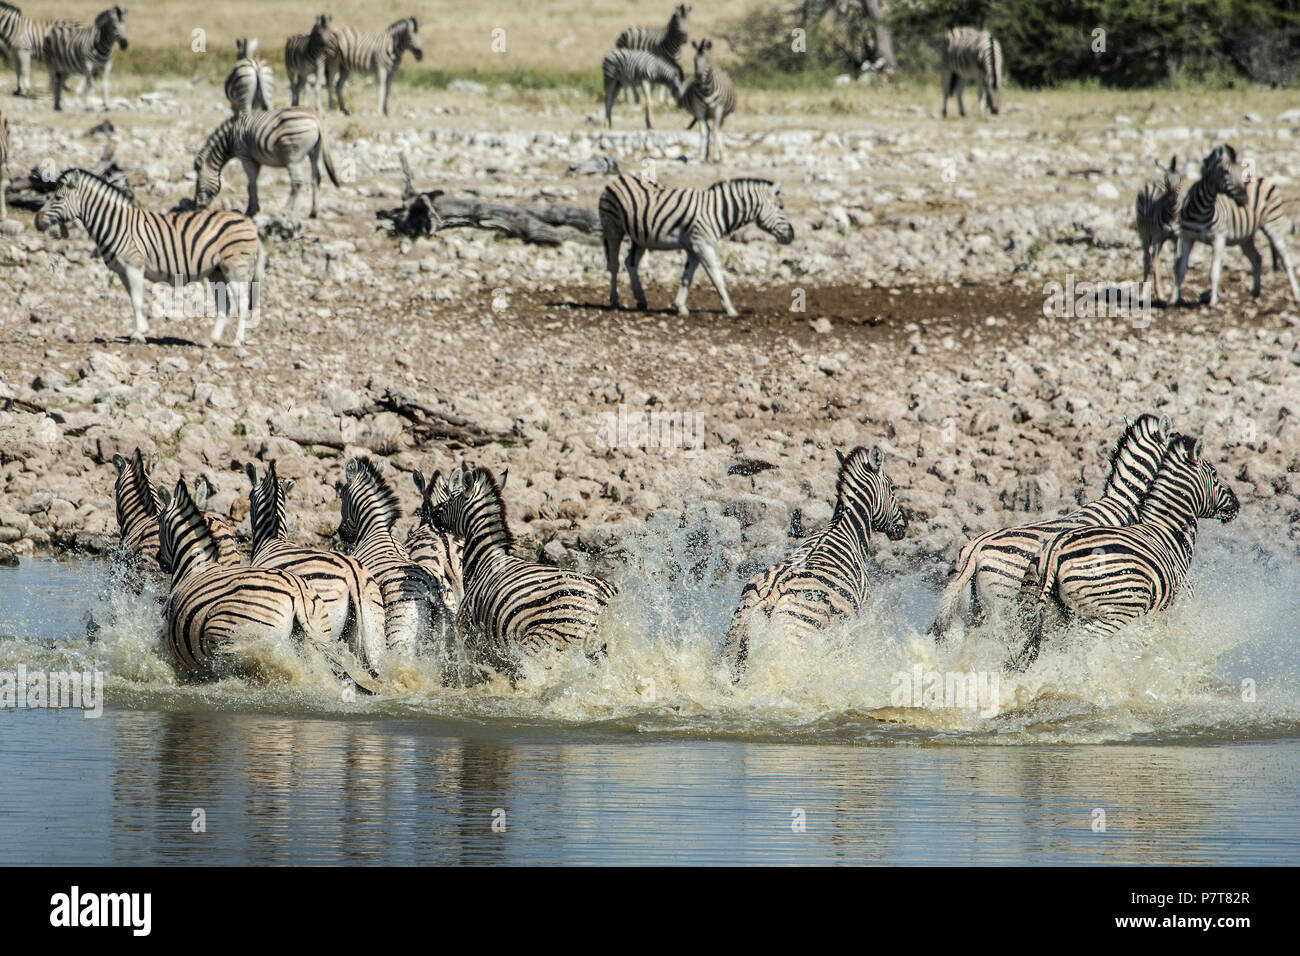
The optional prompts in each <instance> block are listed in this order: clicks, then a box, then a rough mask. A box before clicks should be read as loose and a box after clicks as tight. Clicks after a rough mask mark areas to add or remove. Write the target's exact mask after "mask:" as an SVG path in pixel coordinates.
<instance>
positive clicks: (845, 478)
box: [835, 445, 876, 512]
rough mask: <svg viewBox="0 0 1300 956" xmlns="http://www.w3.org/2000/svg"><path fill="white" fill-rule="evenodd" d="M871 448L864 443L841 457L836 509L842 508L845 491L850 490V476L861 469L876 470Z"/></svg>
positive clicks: (837, 478)
mask: <svg viewBox="0 0 1300 956" xmlns="http://www.w3.org/2000/svg"><path fill="white" fill-rule="evenodd" d="M870 456H871V449H869V448H866V447H865V446H863V445H858V446H857V447H856V448H854V449H853V450H852V451H851V452H849V453H848V454H847V455H843V456H841V457H840V471H839V474H838V475H837V476H836V478H835V510H836V512H838V511H839V510H840V507H841V504H842V502H843V501H844V493H845V492H846V491H847V490H848V486H849V480H850V476H851V475H852V474H853V473H855V472H859V471H863V470H869V471H874V470H876V469H874V468H872V466H871V461H870Z"/></svg>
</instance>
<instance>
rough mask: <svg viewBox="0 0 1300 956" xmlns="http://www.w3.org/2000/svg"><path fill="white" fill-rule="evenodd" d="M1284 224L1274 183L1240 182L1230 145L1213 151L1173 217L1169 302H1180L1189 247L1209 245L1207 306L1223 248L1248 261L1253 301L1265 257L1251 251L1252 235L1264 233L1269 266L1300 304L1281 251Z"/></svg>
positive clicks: (1213, 300) (1215, 295)
mask: <svg viewBox="0 0 1300 956" xmlns="http://www.w3.org/2000/svg"><path fill="white" fill-rule="evenodd" d="M1286 229H1287V220H1286V217H1285V216H1284V215H1283V213H1282V197H1281V195H1280V194H1279V193H1278V188H1277V184H1276V183H1274V182H1272V181H1271V180H1268V179H1253V180H1251V181H1250V182H1249V183H1243V182H1242V180H1241V168H1240V166H1238V165H1237V151H1236V150H1235V149H1233V148H1232V147H1231V146H1226V145H1224V146H1219V147H1216V148H1215V150H1214V151H1213V152H1211V153H1210V155H1209V156H1207V157H1205V161H1204V162H1203V163H1202V164H1201V178H1200V179H1198V180H1197V181H1196V182H1194V183H1192V185H1191V187H1190V188H1189V189H1188V190H1187V197H1186V198H1185V199H1184V200H1183V205H1182V209H1181V210H1180V211H1179V216H1178V231H1179V238H1178V244H1179V248H1178V263H1177V265H1176V266H1175V267H1174V300H1175V301H1176V302H1182V301H1183V279H1184V277H1186V275H1187V260H1188V258H1189V257H1190V256H1191V254H1192V246H1194V245H1195V244H1196V243H1198V242H1204V243H1208V244H1209V245H1210V247H1211V249H1212V257H1211V260H1210V305H1211V306H1217V305H1218V304H1219V273H1220V272H1221V271H1222V269H1223V253H1224V250H1225V249H1226V248H1227V247H1228V246H1241V251H1242V252H1244V253H1245V254H1246V258H1247V259H1249V260H1250V265H1251V268H1252V270H1253V272H1254V282H1253V283H1252V285H1251V289H1250V294H1251V295H1252V296H1255V297H1256V298H1258V296H1259V292H1260V279H1261V276H1262V273H1263V271H1264V257H1263V256H1261V255H1260V254H1259V250H1258V249H1256V248H1255V234H1256V233H1263V234H1264V238H1265V239H1266V240H1267V241H1268V244H1269V247H1270V248H1271V249H1272V252H1273V267H1274V268H1275V269H1276V268H1277V267H1278V265H1279V263H1280V264H1281V266H1282V269H1283V271H1284V272H1285V273H1286V277H1287V281H1288V282H1289V283H1290V285H1291V298H1292V300H1294V301H1296V302H1300V285H1297V283H1296V277H1295V269H1294V268H1292V266H1291V254H1290V253H1289V252H1288V251H1287V247H1286Z"/></svg>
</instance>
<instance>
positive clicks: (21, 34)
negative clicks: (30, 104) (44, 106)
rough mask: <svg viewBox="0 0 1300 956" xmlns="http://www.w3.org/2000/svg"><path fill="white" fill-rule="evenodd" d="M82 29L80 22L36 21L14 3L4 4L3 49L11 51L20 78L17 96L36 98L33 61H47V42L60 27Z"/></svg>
mask: <svg viewBox="0 0 1300 956" xmlns="http://www.w3.org/2000/svg"><path fill="white" fill-rule="evenodd" d="M75 26H80V24H79V23H78V22H77V21H76V20H68V19H62V20H33V19H32V18H31V17H28V16H24V15H23V11H22V10H21V9H20V8H18V7H16V6H14V5H13V4H12V3H3V2H0V48H4V49H7V50H8V51H9V56H10V57H11V58H12V59H13V61H14V72H15V73H16V74H17V86H16V87H15V88H14V95H15V96H31V94H32V61H33V60H35V61H36V62H37V63H40V62H42V61H43V59H44V56H45V38H46V37H47V36H48V35H49V33H50V31H51V30H54V29H56V28H58V27H75Z"/></svg>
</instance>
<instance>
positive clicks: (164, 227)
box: [36, 169, 266, 346]
mask: <svg viewBox="0 0 1300 956" xmlns="http://www.w3.org/2000/svg"><path fill="white" fill-rule="evenodd" d="M72 222H80V223H81V224H82V225H83V226H84V227H85V228H86V231H87V232H88V233H90V237H91V239H93V240H94V242H95V245H96V246H98V247H99V252H100V255H101V256H102V258H103V260H104V264H105V265H106V266H108V268H109V269H111V270H112V271H113V272H114V273H116V274H117V276H118V278H120V279H121V280H122V285H124V286H125V287H126V290H127V293H128V294H129V295H130V298H131V309H132V311H133V312H134V313H135V331H134V332H132V333H131V340H132V341H134V342H143V341H144V340H145V333H146V332H147V331H148V325H147V324H146V322H145V317H144V283H145V280H146V279H148V280H149V281H150V282H197V281H199V280H201V279H211V280H215V281H216V282H218V283H220V284H219V285H218V287H217V288H216V290H215V294H216V304H217V317H216V321H215V323H214V324H213V326H212V333H211V336H210V341H211V342H212V343H213V344H214V345H215V344H216V343H217V342H218V341H219V340H220V338H221V333H222V331H223V330H224V329H225V327H226V319H227V317H228V314H229V309H230V304H231V299H234V300H235V306H236V308H235V311H236V315H237V324H236V328H235V345H236V346H241V345H243V343H244V326H245V321H246V319H247V315H248V313H249V312H250V311H251V312H253V313H256V311H257V308H258V304H257V303H258V297H259V294H260V291H261V285H262V276H263V274H264V272H265V268H266V253H265V251H264V250H263V249H262V243H261V241H260V240H259V239H258V237H257V226H256V225H255V224H254V223H253V221H252V220H251V219H248V218H246V217H244V216H240V215H238V214H237V213H233V212H222V211H217V210H211V211H206V210H195V211H191V212H170V213H157V212H150V211H149V210H147V209H141V208H139V207H138V206H137V205H136V204H135V202H134V200H132V199H131V197H130V196H128V195H126V193H124V192H122V191H121V190H120V189H118V188H117V187H116V186H113V185H112V184H111V183H108V182H105V181H104V180H103V179H100V178H99V177H98V176H96V175H95V174H94V173H91V172H87V171H86V170H84V169H70V170H67V171H66V172H64V173H63V174H62V175H61V176H60V177H59V181H58V185H57V187H56V188H55V190H54V193H53V194H52V195H51V196H50V198H49V199H47V200H46V201H45V205H43V206H42V207H41V209H40V211H39V212H38V213H37V214H36V228H37V230H39V231H41V232H44V231H45V230H47V229H50V228H51V227H53V226H59V227H60V228H61V229H62V230H65V231H66V229H67V226H68V224H69V223H72ZM245 292H247V301H246V302H245V295H244V293H245ZM245 305H247V308H245Z"/></svg>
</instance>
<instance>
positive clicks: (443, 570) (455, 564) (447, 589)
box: [405, 469, 505, 614]
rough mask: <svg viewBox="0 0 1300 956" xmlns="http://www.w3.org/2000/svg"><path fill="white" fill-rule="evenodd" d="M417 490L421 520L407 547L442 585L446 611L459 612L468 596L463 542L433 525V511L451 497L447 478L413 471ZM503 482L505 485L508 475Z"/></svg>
mask: <svg viewBox="0 0 1300 956" xmlns="http://www.w3.org/2000/svg"><path fill="white" fill-rule="evenodd" d="M411 480H412V481H413V482H414V483H415V490H416V491H417V492H419V494H420V511H419V517H420V521H419V523H418V524H417V525H416V526H415V527H414V528H412V529H411V530H410V531H409V532H408V533H407V535H406V543H405V548H406V551H407V553H408V554H409V555H410V556H411V560H412V561H414V562H415V563H416V564H418V565H420V566H421V567H423V568H424V569H425V570H426V571H428V572H429V573H430V574H432V575H433V576H434V577H435V578H437V579H438V580H439V581H440V582H442V586H443V597H444V599H445V601H446V604H447V610H449V611H451V612H452V613H453V614H455V613H456V609H457V607H458V606H459V605H460V599H461V598H462V597H464V595H465V576H464V571H463V563H464V548H465V545H464V542H463V541H461V540H460V539H459V538H457V537H456V536H455V535H451V534H448V533H447V532H445V531H440V530H438V529H437V528H435V527H434V526H433V511H434V509H435V508H437V507H438V505H440V504H441V503H442V502H444V501H446V500H447V498H449V497H450V495H451V493H450V492H449V491H448V490H447V479H446V478H445V477H443V475H442V473H441V472H439V471H435V472H434V473H433V476H432V477H431V478H429V480H428V481H426V480H425V478H424V475H423V474H422V473H421V472H420V471H419V469H416V470H415V471H414V472H412V473H411ZM500 483H501V484H502V485H503V486H504V485H505V474H504V473H502V475H501V478H500Z"/></svg>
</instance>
